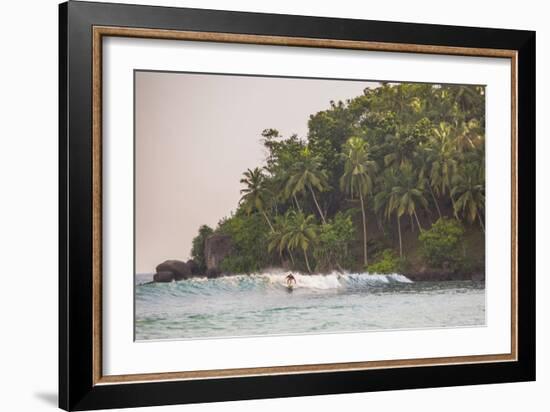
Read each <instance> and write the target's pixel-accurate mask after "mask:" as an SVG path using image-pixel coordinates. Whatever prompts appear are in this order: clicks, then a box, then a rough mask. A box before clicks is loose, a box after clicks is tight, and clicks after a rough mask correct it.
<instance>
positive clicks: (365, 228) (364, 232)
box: [359, 189, 369, 266]
mask: <svg viewBox="0 0 550 412" xmlns="http://www.w3.org/2000/svg"><path fill="white" fill-rule="evenodd" d="M359 200H361V213H362V214H363V261H364V262H363V263H364V264H365V266H367V265H368V264H369V261H368V256H367V216H366V215H365V203H364V201H363V191H362V190H361V189H359Z"/></svg>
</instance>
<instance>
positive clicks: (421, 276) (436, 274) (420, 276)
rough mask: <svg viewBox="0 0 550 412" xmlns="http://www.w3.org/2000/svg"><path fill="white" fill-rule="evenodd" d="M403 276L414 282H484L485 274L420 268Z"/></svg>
mask: <svg viewBox="0 0 550 412" xmlns="http://www.w3.org/2000/svg"><path fill="white" fill-rule="evenodd" d="M404 275H405V276H406V277H408V278H409V279H410V280H412V281H415V282H420V281H430V282H437V281H442V280H474V281H484V280H485V273H483V272H474V273H461V272H455V271H451V270H449V269H429V268H426V267H421V268H419V269H417V270H410V271H408V272H406V273H404Z"/></svg>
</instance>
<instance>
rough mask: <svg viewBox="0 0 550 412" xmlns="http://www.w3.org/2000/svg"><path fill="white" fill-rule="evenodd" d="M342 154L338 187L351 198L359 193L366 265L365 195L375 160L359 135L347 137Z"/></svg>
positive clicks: (368, 187) (374, 166)
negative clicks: (342, 159)
mask: <svg viewBox="0 0 550 412" xmlns="http://www.w3.org/2000/svg"><path fill="white" fill-rule="evenodd" d="M342 156H343V158H344V160H345V163H344V174H343V175H342V177H341V178H340V188H341V189H342V190H343V191H345V192H347V193H348V194H349V195H350V197H351V198H352V199H353V198H354V195H355V193H357V194H358V195H359V200H360V202H361V214H362V216H363V260H364V264H365V265H368V255H367V216H366V212H365V197H366V196H368V194H369V193H370V192H371V191H372V187H373V177H374V174H375V172H376V171H377V169H378V167H377V164H376V162H375V161H373V160H371V159H370V156H369V151H368V145H367V143H366V142H365V141H364V140H363V139H361V138H360V137H352V138H350V139H348V141H347V142H346V144H345V145H344V151H343V153H342Z"/></svg>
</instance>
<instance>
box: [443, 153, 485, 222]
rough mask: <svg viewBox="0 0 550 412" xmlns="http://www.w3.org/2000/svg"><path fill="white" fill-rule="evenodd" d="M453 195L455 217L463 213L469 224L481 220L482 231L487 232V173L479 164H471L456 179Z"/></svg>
mask: <svg viewBox="0 0 550 412" xmlns="http://www.w3.org/2000/svg"><path fill="white" fill-rule="evenodd" d="M453 183H454V186H453V189H452V192H451V194H452V195H453V197H455V198H456V200H455V203H454V211H455V215H456V216H457V217H458V214H459V213H462V215H463V216H465V217H466V219H467V220H468V222H470V223H472V222H474V221H475V220H476V218H477V219H478V220H479V225H480V226H481V229H482V230H483V231H484V232H485V225H484V223H483V217H482V215H483V214H484V211H485V172H484V168H483V167H482V166H480V165H478V164H473V163H469V164H467V165H466V166H465V167H464V170H463V172H462V173H460V174H457V175H456V176H455V179H454V182H453Z"/></svg>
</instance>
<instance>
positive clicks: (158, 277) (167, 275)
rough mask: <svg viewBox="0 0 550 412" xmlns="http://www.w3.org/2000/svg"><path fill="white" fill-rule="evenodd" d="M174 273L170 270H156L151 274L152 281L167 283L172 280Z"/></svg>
mask: <svg viewBox="0 0 550 412" xmlns="http://www.w3.org/2000/svg"><path fill="white" fill-rule="evenodd" d="M174 280H175V278H174V274H173V273H172V272H157V273H155V275H154V276H153V281H154V282H160V283H168V282H172V281H174Z"/></svg>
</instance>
